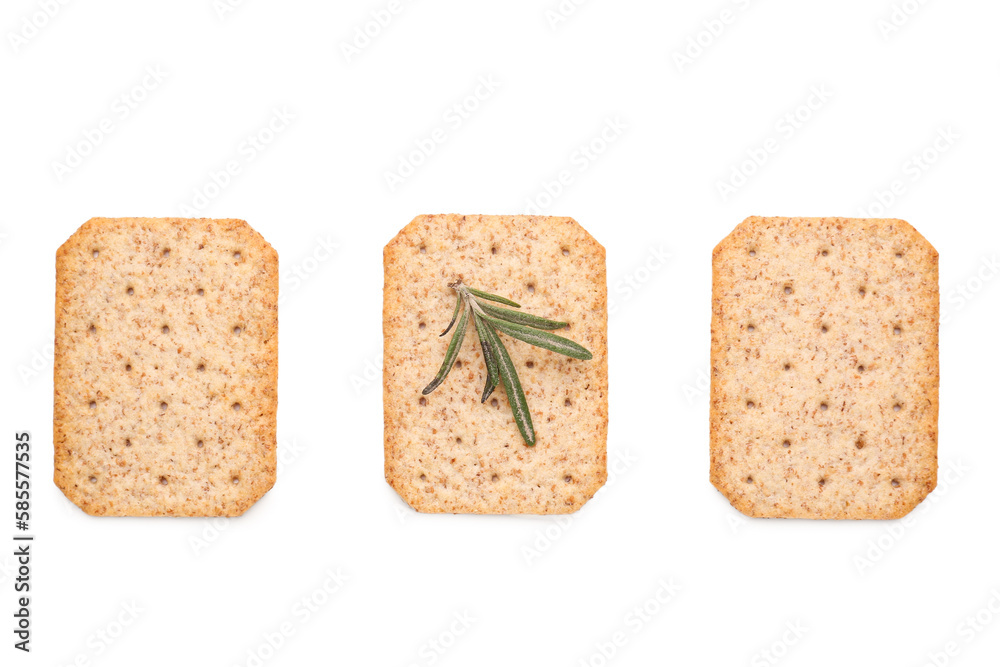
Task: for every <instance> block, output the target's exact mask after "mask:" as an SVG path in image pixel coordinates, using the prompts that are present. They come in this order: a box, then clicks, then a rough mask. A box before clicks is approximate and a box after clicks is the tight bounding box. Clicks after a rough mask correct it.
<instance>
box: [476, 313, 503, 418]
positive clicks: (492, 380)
mask: <svg viewBox="0 0 1000 667" xmlns="http://www.w3.org/2000/svg"><path fill="white" fill-rule="evenodd" d="M472 316H473V320H474V321H475V323H476V333H478V334H479V347H481V348H482V349H483V361H484V362H486V387H485V388H483V399H482V400H481V401H480V403H485V402H486V399H487V398H489V397H490V395H491V394H492V393H493V390H494V389H496V388H497V382H499V381H500V371H499V369H498V368H497V357H496V351H495V350H494V349H493V344H492V343H491V342H490V334H489V332H488V331H486V329H487V328H488V327H489V325H488V324H486V323H485V322H483V319H482V318H481V317H479V315H476V314H475V313H473V314H472Z"/></svg>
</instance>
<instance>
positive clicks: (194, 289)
mask: <svg viewBox="0 0 1000 667" xmlns="http://www.w3.org/2000/svg"><path fill="white" fill-rule="evenodd" d="M55 315H56V316H55V320H56V332H55V370H54V380H55V401H54V419H53V422H54V423H53V440H54V445H55V474H54V480H55V483H56V485H57V486H58V487H59V488H60V489H62V491H63V492H64V493H65V494H66V496H67V497H68V498H69V499H70V500H72V501H73V502H74V503H75V504H77V505H78V506H79V507H80V508H82V509H83V510H84V511H85V512H87V513H88V514H92V515H106V516H236V515H239V514H242V513H243V512H244V511H246V509H247V508H249V507H250V506H251V505H253V504H254V503H255V502H256V501H257V500H258V499H259V498H260V497H261V496H263V495H264V493H266V492H267V491H268V489H270V488H271V486H272V485H273V484H274V480H275V474H276V469H277V456H276V428H277V400H278V399H277V389H278V382H277V380H278V256H277V253H276V252H275V251H274V249H273V248H272V247H271V246H270V245H268V243H267V242H266V241H265V240H264V239H263V237H261V236H260V234H258V233H257V232H255V231H254V230H253V229H252V228H251V227H250V226H249V225H247V223H246V222H244V221H242V220H211V219H184V218H92V219H91V220H89V221H87V222H86V223H84V225H83V226H81V227H80V228H79V229H78V230H77V231H76V233H74V234H73V236H71V237H70V238H69V240H68V241H66V243H64V244H63V245H62V246H61V247H60V248H59V250H58V252H57V254H56V314H55Z"/></svg>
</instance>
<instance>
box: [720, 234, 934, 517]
mask: <svg viewBox="0 0 1000 667" xmlns="http://www.w3.org/2000/svg"><path fill="white" fill-rule="evenodd" d="M938 316H939V298H938V255H937V252H936V251H935V250H934V248H933V247H932V246H931V245H930V244H929V243H928V242H927V241H926V240H925V239H924V238H923V237H922V236H921V235H920V234H919V233H918V232H917V231H916V230H915V229H913V227H911V226H910V225H909V224H907V223H906V222H903V221H902V220H881V219H849V218H758V217H751V218H748V219H747V220H745V221H744V222H743V223H742V224H740V225H739V226H738V227H737V228H736V229H735V230H734V231H733V232H732V233H731V234H730V235H729V236H728V237H726V238H725V239H724V240H723V241H722V242H721V243H720V244H719V245H718V246H717V247H716V248H715V252H714V254H713V289H712V375H711V378H712V388H711V399H712V400H711V471H710V477H711V481H712V483H713V484H714V485H715V486H716V488H718V489H719V491H721V492H722V493H723V494H724V495H725V496H726V497H727V498H728V499H729V501H730V502H731V503H732V504H733V506H734V507H736V508H737V509H739V510H740V511H741V512H743V513H744V514H747V515H749V516H753V517H785V518H813V519H893V518H898V517H901V516H904V515H905V514H907V513H908V512H909V511H910V510H912V509H913V508H914V507H915V506H916V505H917V504H918V503H920V501H921V500H923V499H924V498H925V497H926V496H927V494H929V493H930V492H931V491H932V490H933V489H934V487H935V485H936V483H937V416H938V383H939V376H938Z"/></svg>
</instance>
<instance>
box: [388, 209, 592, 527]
mask: <svg viewBox="0 0 1000 667" xmlns="http://www.w3.org/2000/svg"><path fill="white" fill-rule="evenodd" d="M384 260H385V292H384V308H383V333H384V345H385V350H384V355H385V356H384V393H383V403H384V411H385V475H386V480H387V481H388V482H389V484H390V485H392V487H393V488H394V489H396V491H397V492H398V493H399V494H400V495H401V496H402V497H403V499H404V500H406V502H407V503H409V504H410V505H411V506H412V507H414V508H415V509H417V510H419V511H424V512H456V513H459V512H461V513H491V514H513V513H528V514H555V513H567V512H573V511H576V510H577V509H579V508H580V507H581V506H582V505H583V504H584V503H585V502H586V501H587V500H588V499H589V498H590V497H591V496H593V494H594V493H595V492H596V491H597V490H598V489H599V488H600V487H601V486H602V485H603V484H604V481H605V479H606V442H607V414H608V407H607V284H606V273H605V264H604V248H603V247H602V246H601V245H600V244H599V243H597V242H596V241H595V240H594V239H593V237H591V236H590V235H589V234H588V233H587V232H586V231H585V230H584V229H583V228H582V227H580V226H579V225H578V224H577V223H576V222H575V221H574V220H572V219H570V218H557V217H532V216H461V215H428V216H420V217H417V218H416V219H414V220H413V222H411V223H410V224H409V225H407V226H406V227H405V228H404V229H403V230H402V231H401V232H400V233H399V234H398V235H397V236H396V237H395V238H394V239H393V240H392V241H391V242H390V243H389V244H388V245H387V246H386V247H385V252H384ZM449 323H450V325H449ZM443 331H445V332H446V333H445V335H441V334H442V332H443ZM459 334H461V336H460V335H459ZM484 343H485V346H484ZM484 351H485V353H486V355H485V356H484ZM428 382H430V384H428Z"/></svg>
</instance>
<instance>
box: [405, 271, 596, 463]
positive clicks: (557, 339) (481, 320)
mask: <svg viewBox="0 0 1000 667" xmlns="http://www.w3.org/2000/svg"><path fill="white" fill-rule="evenodd" d="M448 287H451V288H452V289H453V290H455V292H456V293H457V294H458V299H457V301H456V302H455V312H454V313H453V314H452V316H451V323H450V324H449V325H448V328H447V329H445V330H444V332H442V334H441V335H442V336H444V335H445V334H446V333H448V332H449V331H451V329H452V327H453V326H455V321H456V320H457V321H458V327H456V328H455V333H454V334H453V335H452V337H451V342H450V343H449V344H448V350H447V352H445V355H444V363H442V364H441V369H440V370H439V371H438V374H437V375H436V376H435V377H434V379H433V380H431V383H430V384H429V385H427V386H426V387H425V388H424V392H423V393H424V395H427V394H429V393H431V392H432V391H434V390H435V389H437V388H438V387H439V386H441V383H442V382H444V379H445V378H446V377H447V376H448V373H449V372H451V369H452V367H453V366H454V365H455V360H456V359H457V358H458V352H459V350H460V349H461V347H462V341H463V340H464V339H465V333H466V331H467V330H468V328H469V318H470V317H471V318H472V321H473V323H474V325H475V328H476V334H477V335H478V336H479V346H480V347H481V348H482V350H483V361H484V362H485V363H486V386H485V387H484V388H483V396H482V400H481V401H480V403H485V402H486V399H488V398H489V397H490V395H491V394H492V393H493V390H495V389H496V387H497V384H499V383H502V384H503V389H504V392H505V393H506V394H507V402H508V403H510V408H511V412H512V413H513V414H514V422H515V423H516V424H517V429H518V430H519V431H520V432H521V437H522V438H523V439H524V444H526V445H528V446H529V447H531V446H534V444H535V427H534V426H533V425H532V423H531V413H530V412H529V411H528V401H527V399H526V398H525V396H524V389H523V388H522V387H521V380H520V378H518V376H517V369H515V368H514V364H513V362H512V361H511V358H510V354H509V353H508V352H507V348H506V347H504V344H503V341H501V340H500V332H503V333H505V334H507V335H508V336H510V337H511V338H516V339H518V340H521V341H524V342H525V343H530V344H531V345H534V346H536V347H540V348H542V349H545V350H551V351H552V352H558V353H559V354H564V355H566V356H567V357H572V358H573V359H581V360H584V361H586V360H588V359H590V358H592V356H593V355H592V354H591V353H590V352H589V351H588V350H587V349H586V348H584V347H583V346H582V345H579V344H578V343H574V342H573V341H571V340H569V339H568V338H563V337H562V336H557V335H555V334H553V333H549V331H552V330H555V329H562V328H563V327H567V326H569V324H568V323H566V322H556V321H554V320H548V319H545V318H544V317H538V316H537V315H530V314H528V313H524V312H521V311H516V310H510V309H508V308H500V307H498V306H494V305H493V303H501V304H504V305H507V306H513V307H514V308H520V307H521V306H520V305H519V304H517V303H515V302H514V301H511V300H510V299H505V298H504V297H502V296H497V295H496V294H490V293H488V292H482V291H480V290H477V289H473V288H472V287H469V286H467V285H464V284H463V283H462V281H461V280H459V281H457V282H454V283H452V284H450V285H448ZM490 302H493V303H490ZM460 314H461V317H459V315H460Z"/></svg>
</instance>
